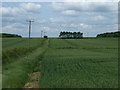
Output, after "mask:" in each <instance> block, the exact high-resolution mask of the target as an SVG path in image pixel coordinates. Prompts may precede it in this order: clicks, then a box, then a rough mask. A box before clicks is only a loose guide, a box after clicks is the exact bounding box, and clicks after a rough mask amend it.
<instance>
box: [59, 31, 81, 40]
mask: <svg viewBox="0 0 120 90" xmlns="http://www.w3.org/2000/svg"><path fill="white" fill-rule="evenodd" d="M59 37H61V38H63V39H66V38H76V39H78V38H83V33H81V32H60V35H59Z"/></svg>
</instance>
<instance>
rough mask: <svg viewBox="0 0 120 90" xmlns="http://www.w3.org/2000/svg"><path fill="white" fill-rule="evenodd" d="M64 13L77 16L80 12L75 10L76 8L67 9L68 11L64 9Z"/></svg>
mask: <svg viewBox="0 0 120 90" xmlns="http://www.w3.org/2000/svg"><path fill="white" fill-rule="evenodd" d="M62 14H64V15H70V16H76V15H78V12H77V11H75V10H66V11H62Z"/></svg>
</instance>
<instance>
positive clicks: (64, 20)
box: [0, 0, 118, 37]
mask: <svg viewBox="0 0 120 90" xmlns="http://www.w3.org/2000/svg"><path fill="white" fill-rule="evenodd" d="M0 8H1V9H2V11H0V13H2V16H0V18H1V19H2V26H1V27H0V29H2V32H3V33H13V34H19V35H22V36H23V37H28V22H26V20H34V22H32V31H31V36H32V37H41V31H42V30H43V31H44V32H46V33H45V35H47V36H48V37H58V36H59V33H60V32H61V31H68V32H82V33H83V36H84V37H95V36H96V35H97V34H99V33H105V32H114V31H118V2H117V1H116V2H112V1H111V2H110V1H109V2H107V0H102V2H98V1H95V2H92V1H90V2H87V1H86V0H84V2H72V1H68V0H65V1H64V0H63V1H62V2H3V3H2V6H0Z"/></svg>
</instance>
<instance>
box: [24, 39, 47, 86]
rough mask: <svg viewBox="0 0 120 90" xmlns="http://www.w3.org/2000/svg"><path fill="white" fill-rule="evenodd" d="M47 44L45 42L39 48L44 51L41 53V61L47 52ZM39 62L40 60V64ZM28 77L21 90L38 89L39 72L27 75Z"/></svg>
mask: <svg viewBox="0 0 120 90" xmlns="http://www.w3.org/2000/svg"><path fill="white" fill-rule="evenodd" d="M48 44H49V40H46V43H44V45H43V46H42V47H41V48H42V49H43V48H44V50H43V51H42V53H41V60H42V58H43V56H44V54H45V53H46V51H47V48H48ZM38 52H39V51H38ZM41 60H40V62H41ZM37 64H38V63H37ZM36 67H37V65H36ZM36 67H35V68H36ZM35 68H34V69H35ZM28 77H29V81H28V82H27V83H25V85H24V87H23V88H40V72H33V73H29V74H28Z"/></svg>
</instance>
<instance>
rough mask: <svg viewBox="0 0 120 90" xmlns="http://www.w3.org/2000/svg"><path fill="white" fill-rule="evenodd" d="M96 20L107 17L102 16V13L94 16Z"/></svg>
mask: <svg viewBox="0 0 120 90" xmlns="http://www.w3.org/2000/svg"><path fill="white" fill-rule="evenodd" d="M93 19H94V20H96V21H97V20H105V19H106V17H104V16H102V15H98V16H95V17H94V18H93Z"/></svg>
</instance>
